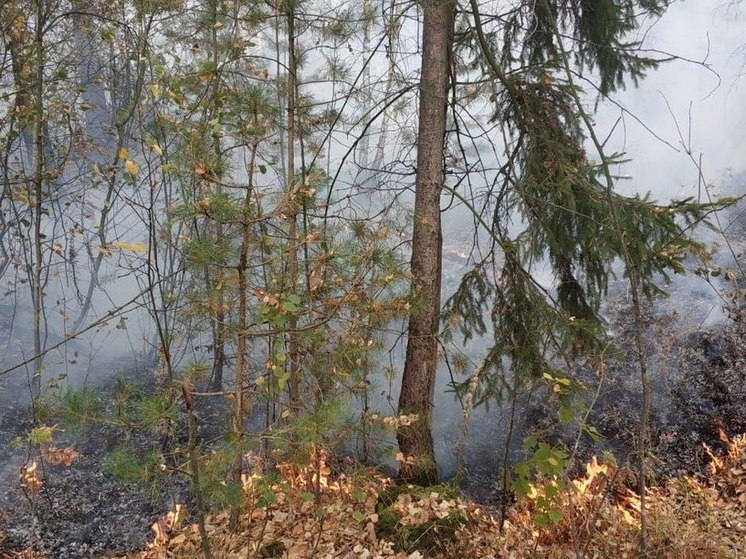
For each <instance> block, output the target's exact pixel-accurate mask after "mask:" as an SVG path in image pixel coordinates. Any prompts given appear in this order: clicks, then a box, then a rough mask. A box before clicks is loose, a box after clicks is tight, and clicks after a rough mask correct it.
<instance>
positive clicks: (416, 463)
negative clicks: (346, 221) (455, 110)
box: [397, 0, 455, 485]
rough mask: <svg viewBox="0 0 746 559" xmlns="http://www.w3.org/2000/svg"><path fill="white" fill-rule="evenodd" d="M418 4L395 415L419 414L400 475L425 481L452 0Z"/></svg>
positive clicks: (429, 477)
mask: <svg viewBox="0 0 746 559" xmlns="http://www.w3.org/2000/svg"><path fill="white" fill-rule="evenodd" d="M422 9H423V12H424V27H423V50H422V70H421V79H420V106H419V133H418V149H417V178H416V191H415V205H414V231H413V239H412V263H411V270H412V295H413V305H412V313H411V315H410V318H409V328H408V341H407V357H406V363H405V365H404V374H403V377H402V386H401V394H400V396H399V414H400V415H402V414H406V415H411V414H416V415H417V416H418V419H417V420H416V421H415V422H413V423H411V424H409V425H401V426H400V427H399V429H398V431H397V439H398V441H399V449H400V450H401V452H402V454H403V455H404V460H403V461H402V462H401V463H400V469H399V476H400V478H401V479H402V480H404V481H407V482H414V483H419V484H421V485H430V484H432V483H434V482H436V481H437V479H438V474H437V469H436V466H435V451H434V448H433V436H432V431H431V428H430V426H431V415H432V406H433V393H434V389H435V373H436V369H437V362H438V359H437V354H438V342H437V335H438V326H439V323H440V274H441V253H442V244H443V243H442V236H441V228H440V195H441V191H442V189H443V181H444V175H443V152H444V142H445V129H446V108H447V100H448V87H449V76H450V60H451V51H452V48H453V25H454V17H455V16H454V14H455V11H454V10H455V4H454V2H452V1H451V0H424V1H423V2H422Z"/></svg>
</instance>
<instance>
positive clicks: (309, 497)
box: [300, 491, 316, 503]
mask: <svg viewBox="0 0 746 559" xmlns="http://www.w3.org/2000/svg"><path fill="white" fill-rule="evenodd" d="M314 499H316V495H314V494H313V493H311V492H310V491H304V492H303V493H301V494H300V500H301V501H303V502H304V503H310V502H311V501H313V500H314Z"/></svg>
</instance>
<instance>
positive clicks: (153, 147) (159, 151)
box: [148, 141, 163, 155]
mask: <svg viewBox="0 0 746 559" xmlns="http://www.w3.org/2000/svg"><path fill="white" fill-rule="evenodd" d="M148 147H149V148H150V151H152V152H153V153H155V154H156V155H163V150H162V149H161V146H159V145H158V142H155V141H152V142H149V143H148Z"/></svg>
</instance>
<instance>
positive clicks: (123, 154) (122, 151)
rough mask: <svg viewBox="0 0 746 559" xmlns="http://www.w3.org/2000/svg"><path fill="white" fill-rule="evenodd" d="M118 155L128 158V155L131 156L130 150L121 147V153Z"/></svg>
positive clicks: (120, 157) (121, 157)
mask: <svg viewBox="0 0 746 559" xmlns="http://www.w3.org/2000/svg"><path fill="white" fill-rule="evenodd" d="M117 155H118V157H119V159H127V157H129V152H128V151H127V150H126V149H125V148H119V153H118V154H117Z"/></svg>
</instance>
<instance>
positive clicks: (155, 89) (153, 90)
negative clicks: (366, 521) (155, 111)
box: [148, 83, 161, 99]
mask: <svg viewBox="0 0 746 559" xmlns="http://www.w3.org/2000/svg"><path fill="white" fill-rule="evenodd" d="M148 89H150V94H151V95H152V96H153V97H155V98H156V99H158V97H160V94H161V90H160V89H161V88H160V86H159V85H158V84H157V83H153V84H150V86H148Z"/></svg>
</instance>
